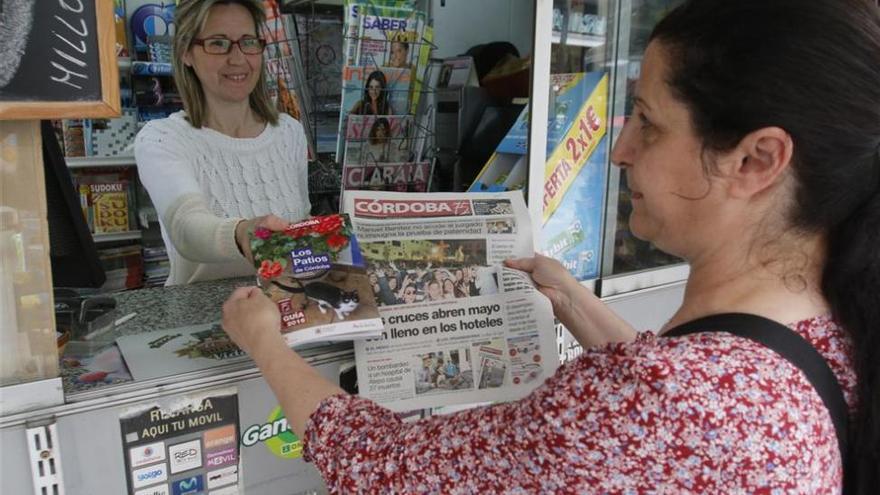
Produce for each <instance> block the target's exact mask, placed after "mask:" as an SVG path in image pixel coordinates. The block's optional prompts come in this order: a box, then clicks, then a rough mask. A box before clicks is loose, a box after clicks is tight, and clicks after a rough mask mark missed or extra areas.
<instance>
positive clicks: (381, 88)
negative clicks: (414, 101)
mask: <svg viewBox="0 0 880 495" xmlns="http://www.w3.org/2000/svg"><path fill="white" fill-rule="evenodd" d="M411 75H412V71H411V70H409V69H396V68H393V67H353V66H346V67H344V68H343V70H342V107H341V109H340V119H339V126H340V128H339V139H338V142H337V151H336V152H337V161H340V162H343V160H342V157H343V155H344V144H345V140H346V138H345V135H346V134H345V131H346V130H347V129H348V116H349V115H383V116H384V115H400V112H405V111H406V109H407V108H409V90H410V82H411ZM343 163H344V162H343Z"/></svg>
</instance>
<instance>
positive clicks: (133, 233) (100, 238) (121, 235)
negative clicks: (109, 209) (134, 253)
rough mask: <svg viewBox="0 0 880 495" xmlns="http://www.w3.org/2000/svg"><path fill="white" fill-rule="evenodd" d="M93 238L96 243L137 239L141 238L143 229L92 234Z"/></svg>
mask: <svg viewBox="0 0 880 495" xmlns="http://www.w3.org/2000/svg"><path fill="white" fill-rule="evenodd" d="M92 238H93V239H94V240H95V243H102V242H116V241H131V240H135V239H140V238H141V231H140V230H129V231H126V232H113V233H110V234H92Z"/></svg>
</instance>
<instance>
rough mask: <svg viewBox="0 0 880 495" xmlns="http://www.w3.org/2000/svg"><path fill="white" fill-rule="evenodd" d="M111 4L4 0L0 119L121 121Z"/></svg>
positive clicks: (0, 9) (0, 1)
mask: <svg viewBox="0 0 880 495" xmlns="http://www.w3.org/2000/svg"><path fill="white" fill-rule="evenodd" d="M114 44H115V32H114V24H113V0H0V54H2V55H0V119H46V118H90V117H112V116H118V115H119V111H120V103H119V68H118V65H117V61H116V56H115V51H114Z"/></svg>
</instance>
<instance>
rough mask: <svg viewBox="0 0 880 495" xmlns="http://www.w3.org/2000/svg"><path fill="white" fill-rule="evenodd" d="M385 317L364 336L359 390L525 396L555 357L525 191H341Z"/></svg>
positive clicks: (443, 399) (437, 396)
mask: <svg viewBox="0 0 880 495" xmlns="http://www.w3.org/2000/svg"><path fill="white" fill-rule="evenodd" d="M344 210H345V212H346V213H348V214H349V216H350V217H351V221H352V228H353V230H354V231H355V233H356V235H357V237H358V240H359V243H360V247H361V252H362V254H363V257H364V261H365V264H366V267H367V276H368V277H369V279H370V284H371V285H372V287H373V291H374V293H375V295H376V302H377V304H378V305H379V314H380V316H381V317H382V321H383V323H384V331H383V333H382V335H381V336H379V337H377V338H371V339H366V340H361V341H357V342H355V359H356V364H357V372H358V383H359V391H360V394H361V395H362V396H364V397H367V398H370V399H372V400H375V401H377V402H379V403H381V404H383V405H385V406H387V407H388V408H390V409H392V410H396V411H406V410H410V409H420V408H430V407H438V406H444V405H452V404H466V403H473V402H485V401H499V400H512V399H517V398H520V397H522V396H524V395H525V394H527V393H528V392H529V391H531V390H532V389H533V388H534V387H536V386H537V385H539V384H540V383H542V382H543V381H544V379H546V378H547V377H549V376H550V375H552V374H553V372H554V371H555V370H556V367H557V364H558V356H557V354H558V353H557V351H556V340H555V332H554V331H553V328H554V327H553V314H552V309H551V307H550V303H549V301H548V300H547V299H546V298H545V297H544V296H543V295H541V294H540V293H539V292H538V291H537V290H536V289H535V287H534V285H533V284H532V282H531V279H530V277H529V276H528V275H527V274H525V273H522V272H518V271H516V270H511V269H508V268H504V267H503V266H502V265H501V264H500V263H501V261H503V260H504V259H506V258H510V257H522V256H532V255H533V254H534V242H533V239H532V230H531V226H530V224H529V215H528V211H527V209H526V206H525V202H524V201H523V196H522V192H521V191H512V192H504V193H469V194H462V193H458V194H456V193H432V194H406V193H392V192H377V191H349V192H346V195H345V198H344Z"/></svg>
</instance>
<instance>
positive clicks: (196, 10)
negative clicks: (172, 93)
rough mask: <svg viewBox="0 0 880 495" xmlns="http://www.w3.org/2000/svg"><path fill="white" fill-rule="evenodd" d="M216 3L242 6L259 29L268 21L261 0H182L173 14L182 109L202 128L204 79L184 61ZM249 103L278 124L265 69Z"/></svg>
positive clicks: (177, 78)
mask: <svg viewBox="0 0 880 495" xmlns="http://www.w3.org/2000/svg"><path fill="white" fill-rule="evenodd" d="M215 5H241V6H242V7H244V8H246V9H247V10H248V12H250V14H251V17H253V19H254V28H255V30H256V32H257V33H259V32H260V26H261V25H262V24H263V23H264V22H265V20H266V13H265V11H263V6H262V3H261V2H260V1H259V0H179V1H178V5H177V9H176V10H175V14H174V28H175V32H174V41H173V45H172V49H173V57H172V65H173V68H174V81H175V83H176V84H177V89H178V91H179V92H180V97H181V99H182V100H183V108H184V110H186V115H187V117H188V118H189V122H190V124H192V126H193V127H195V128H197V129H200V128H201V127H202V126H203V125H204V123H205V117H206V114H207V111H206V110H207V109H206V104H205V93H204V90H203V89H202V82H201V81H200V80H199V78H198V76H197V75H196V73H195V70H193V68H192V67H188V66H187V65H186V64H184V63H183V54H184V53H186V52H187V51H188V50H189V49H190V46H192V40H193V39H194V38H195V37H196V36H197V35H198V34H199V31H201V30H202V28H204V27H205V23H206V22H207V21H208V15H209V14H210V12H211V8H212V7H214V6H215ZM250 105H251V108H252V109H253V110H254V112H256V113H257V115H258V116H259V117H260V118H261V119H263V120H265V121H266V122H268V123H270V124H272V125H277V124H278V110H277V109H276V108H275V106H274V105H273V104H272V98H271V97H270V96H269V87H268V85H267V84H266V72H265V71H264V70H262V68H261V70H260V78H259V79H258V80H257V86H256V87H255V88H254V90H253V91H252V92H251V94H250Z"/></svg>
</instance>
